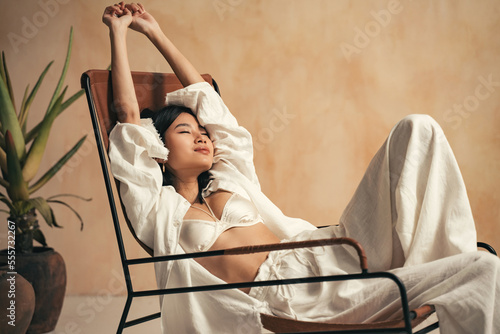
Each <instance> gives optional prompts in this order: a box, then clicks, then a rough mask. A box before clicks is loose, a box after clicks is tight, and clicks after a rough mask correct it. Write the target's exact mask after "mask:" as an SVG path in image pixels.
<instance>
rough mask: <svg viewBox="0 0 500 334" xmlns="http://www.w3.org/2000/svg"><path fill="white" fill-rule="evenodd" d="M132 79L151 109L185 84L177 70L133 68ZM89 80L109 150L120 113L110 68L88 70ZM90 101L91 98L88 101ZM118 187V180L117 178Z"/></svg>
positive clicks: (141, 107)
mask: <svg viewBox="0 0 500 334" xmlns="http://www.w3.org/2000/svg"><path fill="white" fill-rule="evenodd" d="M202 76H203V79H205V80H206V81H207V82H208V83H210V84H212V85H213V81H212V77H211V76H210V75H209V74H203V75H202ZM132 80H133V82H134V88H135V92H136V96H137V102H138V103H139V110H144V109H146V108H147V109H151V110H159V109H161V108H162V107H163V106H164V105H165V95H166V94H167V93H169V92H172V91H175V90H177V89H180V88H182V87H183V86H182V84H181V82H180V81H179V79H177V77H176V76H175V74H174V73H153V72H132ZM87 82H88V86H89V90H90V91H87V94H90V95H91V100H92V106H91V108H94V109H95V111H96V114H97V118H98V122H99V126H100V132H101V136H102V142H103V145H104V147H105V150H106V152H107V150H108V146H109V133H110V132H111V130H112V129H113V127H114V126H115V124H116V121H117V117H116V113H115V112H114V111H113V107H112V103H113V94H112V86H111V85H112V83H111V72H110V71H108V70H88V71H86V72H85V73H83V75H82V87H86V86H87ZM89 103H90V102H89ZM116 184H117V188H118V189H119V182H116ZM120 203H121V206H122V210H123V215H124V217H125V220H126V222H127V225H128V227H129V229H130V231H131V232H132V234H133V236H134V238H135V239H136V240H137V242H138V243H139V244H140V245H141V246H142V248H144V250H145V251H146V252H148V254H149V255H153V250H152V249H150V248H149V247H147V246H146V245H145V244H144V243H142V242H141V241H140V240H139V239H138V238H137V236H136V234H135V232H134V230H133V228H132V225H131V224H130V221H129V219H128V218H127V215H126V213H125V209H124V207H123V203H122V202H121V199H120Z"/></svg>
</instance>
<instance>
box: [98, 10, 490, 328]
mask: <svg viewBox="0 0 500 334" xmlns="http://www.w3.org/2000/svg"><path fill="white" fill-rule="evenodd" d="M103 22H104V23H105V24H106V25H107V26H108V27H109V31H110V39H111V54H112V68H111V75H112V83H113V99H114V102H115V108H116V111H117V113H118V119H119V123H118V124H117V125H116V126H115V127H114V129H113V131H112V132H111V134H110V147H109V157H110V160H111V167H112V173H113V175H114V177H115V178H117V179H118V180H119V181H120V182H121V186H120V192H121V198H122V200H123V202H124V204H125V208H126V213H127V215H128V217H129V219H130V221H131V222H132V223H133V227H134V230H135V233H136V234H137V236H138V237H139V239H140V240H142V241H143V242H144V243H145V244H146V245H147V246H149V247H150V248H152V249H153V250H154V253H155V255H157V256H159V255H165V254H176V253H188V252H197V251H206V250H217V249H226V248H231V247H237V246H247V245H258V244H268V243H276V242H280V241H283V240H288V241H299V240H308V239H322V238H331V237H343V236H347V237H352V238H354V239H356V240H357V241H359V242H360V243H361V244H362V246H363V247H364V248H365V250H366V252H367V254H368V257H369V268H370V270H371V271H391V272H393V273H395V274H396V275H398V276H399V277H400V278H401V280H402V281H403V282H404V283H405V285H406V287H407V290H408V296H409V299H410V307H411V308H416V307H419V306H421V305H424V304H432V305H434V306H435V307H436V312H437V316H438V318H439V321H440V325H441V329H440V330H441V333H443V334H446V333H449V334H459V333H464V334H465V333H475V334H479V333H498V332H499V331H500V312H499V300H500V298H498V292H499V291H500V261H499V259H498V258H496V257H494V256H492V255H489V254H486V253H484V252H477V250H476V232H475V227H474V220H473V217H472V213H471V209H470V205H469V202H468V198H467V194H466V190H465V186H464V182H463V180H462V177H461V174H460V171H459V168H458V166H457V163H456V160H455V158H454V156H453V153H452V151H451V148H450V147H449V145H448V142H447V140H446V138H445V136H444V134H443V131H442V130H441V128H440V127H439V125H438V124H437V123H436V122H435V121H434V120H433V119H432V118H431V117H429V116H424V115H411V116H408V117H406V118H404V119H403V120H402V121H400V122H399V123H398V124H397V125H396V126H395V127H394V128H393V129H392V131H391V132H390V134H389V136H388V138H387V140H386V142H385V143H384V144H383V146H382V147H381V148H380V150H379V151H378V152H377V154H376V155H375V157H374V158H373V160H372V162H371V163H370V165H369V167H368V169H367V171H366V174H365V176H364V178H363V179H362V181H361V183H360V185H359V187H358V189H357V191H356V193H355V195H354V197H353V198H352V200H351V202H350V203H349V205H348V207H347V208H346V210H345V212H344V214H343V215H342V218H341V220H340V222H339V225H337V226H331V227H328V228H322V229H317V228H316V227H314V226H313V225H312V224H310V223H308V222H306V221H304V220H301V219H294V218H290V217H287V216H285V215H284V214H283V213H282V212H281V211H280V210H279V209H278V208H277V207H276V206H275V205H274V204H273V203H272V202H271V201H270V200H269V199H268V198H267V197H266V196H265V195H264V194H263V193H262V192H261V190H260V185H259V181H258V178H257V176H256V174H255V169H254V165H253V149H252V138H251V136H250V134H249V132H248V131H247V130H245V129H244V128H243V127H241V126H239V125H238V123H237V121H236V119H235V118H234V117H233V116H232V115H231V114H230V112H229V110H228V109H227V107H226V106H225V105H224V103H223V101H222V100H221V98H220V97H219V95H218V94H217V93H216V92H215V91H214V89H213V88H212V87H211V86H210V85H209V84H208V83H206V82H205V81H204V80H203V79H202V77H201V76H200V74H198V72H197V71H196V70H195V69H194V67H193V66H192V65H191V63H190V62H189V61H188V60H187V59H186V58H185V57H184V56H183V55H182V54H181V53H180V52H179V50H178V49H177V48H176V47H175V46H174V45H173V44H172V43H171V42H170V40H169V39H168V38H167V37H166V36H165V35H164V33H163V32H162V30H161V29H160V27H159V26H158V24H157V22H156V21H155V19H154V18H153V16H151V14H149V13H148V12H147V11H146V10H145V9H144V7H143V6H142V5H140V4H128V5H124V4H123V3H120V4H117V5H113V6H109V7H107V8H106V10H105V12H104V14H103ZM128 28H131V29H133V30H136V31H138V32H140V33H142V34H144V35H145V36H146V37H147V38H149V40H150V41H151V42H152V43H153V44H154V45H155V46H156V47H157V49H158V50H159V51H160V52H161V54H162V55H163V56H164V57H165V59H166V60H167V61H168V63H169V64H170V66H171V68H172V69H173V71H174V73H175V74H176V75H177V77H178V78H179V80H180V81H181V83H182V84H183V86H184V88H183V89H181V90H178V91H175V92H172V93H170V94H167V96H166V100H165V105H166V106H165V107H164V108H163V109H161V110H158V111H149V110H146V111H143V113H142V116H143V117H146V118H141V111H140V110H139V106H138V103H137V99H136V96H135V92H134V88H133V84H132V77H131V73H130V66H129V63H128V58H127V47H126V34H127V30H128ZM318 182H320V180H318ZM155 269H156V276H157V283H158V287H159V288H167V287H180V286H192V285H205V284H218V283H224V282H228V283H233V282H242V281H252V280H267V279H278V278H293V277H303V276H309V275H333V274H345V273H353V272H357V271H358V259H357V256H356V254H355V252H354V251H353V250H351V249H350V248H349V247H342V246H335V247H322V248H311V249H297V250H285V251H276V252H271V253H256V254H249V255H237V256H220V257H212V258H201V259H196V260H194V259H189V260H183V261H176V262H175V263H173V262H168V263H159V264H156V268H155ZM400 305H401V304H400V300H399V294H398V292H397V290H396V287H395V285H394V284H393V283H392V282H390V281H388V280H387V281H386V280H367V281H356V282H353V281H349V282H338V283H317V284H309V285H307V284H298V285H290V286H277V287H258V288H252V289H242V290H227V291H226V290H224V291H215V292H200V293H189V294H178V295H168V296H164V297H162V298H161V309H162V330H163V332H168V333H231V334H234V333H260V332H261V330H262V325H261V323H260V313H261V312H263V313H268V314H274V315H277V316H279V317H284V318H292V319H299V320H305V321H324V322H371V321H379V320H387V319H392V318H397V317H401V312H400V311H399V310H400Z"/></svg>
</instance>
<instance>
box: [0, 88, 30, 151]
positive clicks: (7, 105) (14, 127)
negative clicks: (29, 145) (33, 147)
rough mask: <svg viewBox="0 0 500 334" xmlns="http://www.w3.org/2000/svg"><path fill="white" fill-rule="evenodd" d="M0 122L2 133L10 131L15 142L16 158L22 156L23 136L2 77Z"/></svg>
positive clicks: (23, 148)
mask: <svg viewBox="0 0 500 334" xmlns="http://www.w3.org/2000/svg"><path fill="white" fill-rule="evenodd" d="M0 110H1V111H2V112H0V124H1V130H2V134H4V136H5V133H6V132H7V130H9V131H10V133H11V135H12V138H13V141H14V142H15V143H16V145H15V146H16V154H17V157H18V158H21V157H23V156H24V152H25V142H24V136H23V133H22V131H21V127H20V126H19V122H18V121H17V115H16V110H15V108H14V104H13V103H12V100H11V98H10V94H9V91H8V88H7V84H6V83H5V81H4V80H3V79H0Z"/></svg>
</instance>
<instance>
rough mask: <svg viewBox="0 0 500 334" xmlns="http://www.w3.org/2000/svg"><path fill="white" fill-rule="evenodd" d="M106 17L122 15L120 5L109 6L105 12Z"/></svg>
mask: <svg viewBox="0 0 500 334" xmlns="http://www.w3.org/2000/svg"><path fill="white" fill-rule="evenodd" d="M104 14H105V15H117V16H119V15H122V14H123V10H122V9H121V8H120V7H119V6H118V5H113V6H108V7H106V9H105V10H104Z"/></svg>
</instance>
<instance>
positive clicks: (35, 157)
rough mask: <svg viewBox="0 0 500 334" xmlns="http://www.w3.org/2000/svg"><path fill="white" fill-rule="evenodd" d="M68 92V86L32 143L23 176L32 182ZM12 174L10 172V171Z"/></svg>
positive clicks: (45, 118) (44, 119) (46, 116)
mask: <svg viewBox="0 0 500 334" xmlns="http://www.w3.org/2000/svg"><path fill="white" fill-rule="evenodd" d="M65 93H66V88H65V89H64V91H63V92H62V93H61V96H59V98H58V99H57V101H56V103H55V104H54V106H53V107H52V109H51V110H50V112H49V113H47V114H46V115H45V117H44V118H43V121H42V125H41V127H40V132H39V133H38V135H37V136H36V138H35V140H34V141H33V144H31V147H30V150H29V152H28V154H27V155H26V161H25V163H24V166H23V177H24V180H26V182H30V181H31V180H32V179H33V177H35V175H36V173H37V171H38V168H39V167H40V163H41V161H42V157H43V153H44V152H45V147H46V145H47V140H48V139H49V134H50V129H51V127H52V123H54V120H55V118H56V116H57V113H58V112H59V109H60V108H61V102H62V100H63V99H64V94H65ZM9 174H10V172H9Z"/></svg>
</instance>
